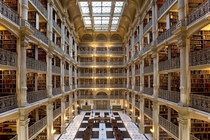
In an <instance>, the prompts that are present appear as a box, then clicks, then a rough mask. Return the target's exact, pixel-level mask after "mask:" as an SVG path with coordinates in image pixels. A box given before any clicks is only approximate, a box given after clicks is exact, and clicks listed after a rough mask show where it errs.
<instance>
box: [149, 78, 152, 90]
mask: <svg viewBox="0 0 210 140" xmlns="http://www.w3.org/2000/svg"><path fill="white" fill-rule="evenodd" d="M149 77H150V88H153V75H150V76H149Z"/></svg>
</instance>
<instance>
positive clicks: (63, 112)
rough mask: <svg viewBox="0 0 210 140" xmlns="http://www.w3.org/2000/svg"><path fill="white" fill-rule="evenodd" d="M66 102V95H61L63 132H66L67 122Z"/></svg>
mask: <svg viewBox="0 0 210 140" xmlns="http://www.w3.org/2000/svg"><path fill="white" fill-rule="evenodd" d="M65 102H66V99H65V97H64V96H62V97H61V134H64V133H66V122H65Z"/></svg>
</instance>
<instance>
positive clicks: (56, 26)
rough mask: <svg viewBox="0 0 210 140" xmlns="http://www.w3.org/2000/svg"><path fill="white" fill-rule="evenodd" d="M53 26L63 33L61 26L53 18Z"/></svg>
mask: <svg viewBox="0 0 210 140" xmlns="http://www.w3.org/2000/svg"><path fill="white" fill-rule="evenodd" d="M53 27H54V28H55V29H56V31H57V32H59V33H61V28H60V27H59V26H58V24H57V23H56V22H55V21H54V20H53Z"/></svg>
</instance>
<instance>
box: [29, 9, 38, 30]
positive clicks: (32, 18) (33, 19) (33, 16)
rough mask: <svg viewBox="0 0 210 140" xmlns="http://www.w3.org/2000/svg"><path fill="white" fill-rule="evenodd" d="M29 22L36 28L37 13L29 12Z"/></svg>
mask: <svg viewBox="0 0 210 140" xmlns="http://www.w3.org/2000/svg"><path fill="white" fill-rule="evenodd" d="M28 22H29V23H30V25H31V26H33V27H35V28H36V12H34V11H30V12H28Z"/></svg>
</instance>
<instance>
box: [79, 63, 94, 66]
mask: <svg viewBox="0 0 210 140" xmlns="http://www.w3.org/2000/svg"><path fill="white" fill-rule="evenodd" d="M79 65H81V66H91V65H95V62H79Z"/></svg>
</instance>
